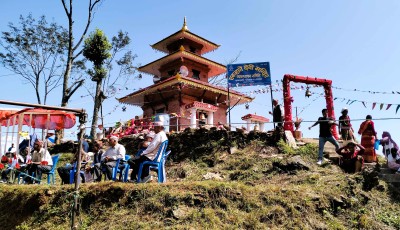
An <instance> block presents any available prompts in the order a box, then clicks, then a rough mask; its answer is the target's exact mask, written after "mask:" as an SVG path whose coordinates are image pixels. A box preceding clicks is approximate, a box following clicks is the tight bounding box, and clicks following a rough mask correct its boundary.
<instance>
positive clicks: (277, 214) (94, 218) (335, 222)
mask: <svg viewBox="0 0 400 230" xmlns="http://www.w3.org/2000/svg"><path fill="white" fill-rule="evenodd" d="M206 144H207V145H215V142H212V143H206ZM214 150H215V151H214ZM176 151H177V150H176ZM316 155H317V147H316V146H315V145H306V146H304V147H301V148H300V149H297V150H292V149H290V148H289V147H288V146H286V145H284V144H282V143H280V144H279V145H278V148H276V147H271V146H268V145H266V143H265V141H260V140H253V141H250V142H246V147H244V148H243V149H240V150H237V151H235V152H233V153H232V154H228V153H227V152H226V151H225V150H222V151H221V149H220V148H217V147H214V148H209V149H208V150H207V151H206V152H204V154H202V155H201V157H190V158H186V159H185V158H184V157H181V158H179V160H175V161H174V162H172V161H170V162H168V165H167V174H168V182H167V183H165V184H158V183H155V182H152V183H148V184H130V183H120V182H101V183H96V184H95V183H92V184H83V185H82V187H81V192H80V194H79V197H80V201H81V202H80V203H81V213H80V220H81V227H82V229H138V228H142V229H161V228H167V229H400V219H399V218H398V217H399V215H400V206H399V203H398V201H399V194H398V191H397V189H396V188H394V187H393V186H391V185H388V184H386V183H384V182H379V184H377V183H376V182H377V181H376V180H375V179H374V178H375V177H374V172H373V170H370V171H368V170H367V171H366V172H364V173H362V174H354V175H350V174H344V173H343V172H342V171H341V170H340V169H339V168H338V167H337V166H336V165H331V164H324V165H323V166H322V167H319V166H317V165H316V164H315V162H316ZM179 156H182V155H181V154H179ZM210 159H212V160H210ZM210 162H213V163H212V164H210ZM0 190H1V192H0V210H1V211H0V226H1V229H15V228H16V229H68V228H69V227H70V216H69V215H70V210H71V204H72V200H73V187H72V185H65V186H60V185H57V186H47V185H5V184H3V185H0Z"/></svg>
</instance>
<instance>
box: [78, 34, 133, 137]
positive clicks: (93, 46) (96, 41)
mask: <svg viewBox="0 0 400 230" xmlns="http://www.w3.org/2000/svg"><path fill="white" fill-rule="evenodd" d="M130 41H131V40H130V38H129V36H128V34H127V33H124V32H122V31H119V32H118V35H117V36H114V37H113V38H112V40H111V44H110V43H109V42H108V40H107V38H106V37H105V35H104V33H103V32H102V31H101V30H99V29H96V31H94V32H93V33H91V34H90V36H89V38H87V39H86V40H85V45H84V49H83V56H85V58H86V59H88V60H89V61H91V62H92V63H93V68H92V69H90V70H89V71H88V74H89V76H90V77H91V80H92V81H93V82H94V83H95V85H96V86H95V90H94V91H95V92H94V93H93V92H91V91H89V93H90V94H91V95H92V97H93V100H94V102H95V103H94V109H93V117H92V125H91V130H90V135H91V136H92V137H93V138H94V137H95V134H96V128H97V123H98V118H99V112H101V108H102V105H103V102H104V100H106V99H108V98H113V97H114V96H115V94H116V93H117V90H115V88H116V87H115V86H116V85H124V86H126V85H128V83H127V81H128V80H129V79H132V75H133V74H134V73H135V70H136V67H135V66H134V65H133V62H134V59H135V58H136V55H133V53H132V51H131V50H127V47H128V46H129V44H130ZM124 51H126V52H124ZM115 65H116V66H117V68H116V69H114V66H115ZM101 118H102V119H103V116H102V115H101ZM102 124H103V120H102Z"/></svg>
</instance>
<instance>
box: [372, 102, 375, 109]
mask: <svg viewBox="0 0 400 230" xmlns="http://www.w3.org/2000/svg"><path fill="white" fill-rule="evenodd" d="M375 106H376V102H374V103H372V110H374V109H375Z"/></svg>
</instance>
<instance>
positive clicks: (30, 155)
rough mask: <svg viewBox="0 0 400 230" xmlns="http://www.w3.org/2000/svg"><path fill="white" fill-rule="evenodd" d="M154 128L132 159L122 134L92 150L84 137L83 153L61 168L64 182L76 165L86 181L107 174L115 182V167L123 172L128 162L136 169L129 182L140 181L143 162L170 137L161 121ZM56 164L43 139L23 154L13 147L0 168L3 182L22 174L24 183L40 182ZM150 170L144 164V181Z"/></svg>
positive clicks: (60, 171)
mask: <svg viewBox="0 0 400 230" xmlns="http://www.w3.org/2000/svg"><path fill="white" fill-rule="evenodd" d="M152 127H153V128H151V129H150V130H149V132H148V133H147V134H146V135H145V136H144V137H143V141H142V142H141V143H140V148H139V151H138V153H136V154H135V155H134V156H132V157H131V158H130V160H129V161H126V159H127V158H126V157H125V155H126V150H125V147H124V146H123V145H122V144H120V143H119V137H118V136H113V135H112V136H110V137H109V138H108V141H107V143H108V147H107V148H104V143H103V141H100V140H98V141H94V142H93V144H92V145H91V146H92V147H91V149H90V148H89V144H88V142H87V141H86V140H85V139H82V148H81V152H80V154H78V153H79V151H77V152H76V153H75V155H74V158H73V159H72V160H71V162H69V163H67V164H65V165H62V166H58V167H57V172H58V175H59V177H60V178H61V181H62V184H69V183H70V176H71V175H70V173H71V170H72V169H76V168H78V169H79V171H80V172H83V173H82V174H81V178H80V180H81V181H82V182H92V181H94V182H99V181H101V180H102V178H103V176H105V179H107V180H110V181H111V180H112V179H113V178H112V170H113V168H114V167H118V168H119V169H121V171H122V170H123V168H124V167H125V164H129V165H130V168H131V169H132V174H131V177H130V180H129V182H136V181H137V178H136V177H137V175H138V171H139V166H140V164H141V163H142V162H144V161H152V160H154V158H155V156H156V155H157V151H158V149H159V147H160V145H161V143H162V142H164V141H166V140H167V139H168V138H167V135H166V133H165V131H164V127H163V126H162V123H161V122H154V123H152ZM78 136H79V135H78ZM79 155H80V156H81V165H80V167H78V166H77V162H78V156H79ZM117 160H119V161H117ZM117 162H119V165H117ZM1 166H3V168H1ZM5 166H6V167H5ZM52 167H53V161H52V158H51V155H50V153H49V151H48V150H47V149H46V148H44V147H43V141H42V140H40V139H36V140H34V142H33V148H32V150H31V148H30V147H29V146H28V147H25V148H24V149H23V150H22V151H21V154H17V151H16V148H15V147H14V146H11V147H10V148H9V151H8V152H7V154H5V155H4V156H3V157H2V158H1V165H0V169H2V170H1V171H2V172H1V180H0V182H2V183H6V182H9V183H13V182H14V181H15V179H16V177H17V176H18V175H19V174H20V173H22V175H23V176H22V178H23V181H24V183H27V184H32V183H37V182H39V179H38V178H41V175H42V174H44V173H48V172H49V171H50V170H51V169H52ZM72 172H73V171H72ZM149 172H150V169H149V168H148V167H144V169H143V173H142V178H141V181H142V182H148V181H151V180H152V179H153V178H152V176H151V175H150V174H149Z"/></svg>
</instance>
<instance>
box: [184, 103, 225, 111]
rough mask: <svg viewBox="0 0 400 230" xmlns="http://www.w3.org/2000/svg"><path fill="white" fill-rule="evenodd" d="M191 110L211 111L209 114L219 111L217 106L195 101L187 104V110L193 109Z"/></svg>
mask: <svg viewBox="0 0 400 230" xmlns="http://www.w3.org/2000/svg"><path fill="white" fill-rule="evenodd" d="M191 108H195V109H200V110H205V111H209V112H216V111H217V110H218V107H217V106H214V105H211V104H207V103H203V102H200V101H194V102H192V103H190V104H187V105H186V106H185V109H191Z"/></svg>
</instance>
